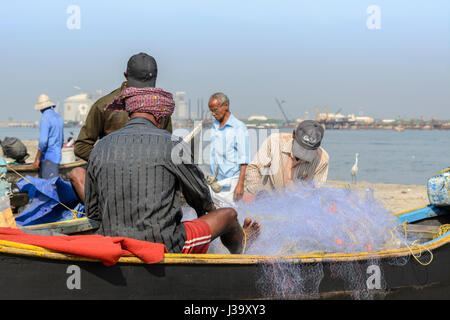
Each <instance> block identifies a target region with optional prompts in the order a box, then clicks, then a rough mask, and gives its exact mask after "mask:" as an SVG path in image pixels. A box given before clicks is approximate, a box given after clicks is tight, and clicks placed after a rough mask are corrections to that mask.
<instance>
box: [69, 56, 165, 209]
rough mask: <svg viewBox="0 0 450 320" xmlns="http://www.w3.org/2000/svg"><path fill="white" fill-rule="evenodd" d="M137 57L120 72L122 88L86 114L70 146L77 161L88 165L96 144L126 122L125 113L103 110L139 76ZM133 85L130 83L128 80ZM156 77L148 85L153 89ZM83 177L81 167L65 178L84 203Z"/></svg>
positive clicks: (97, 102)
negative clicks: (83, 161) (123, 79)
mask: <svg viewBox="0 0 450 320" xmlns="http://www.w3.org/2000/svg"><path fill="white" fill-rule="evenodd" d="M140 55H143V54H142V53H141V54H136V55H133V56H131V57H130V59H129V60H128V63H127V71H126V72H124V76H125V79H127V81H125V82H123V83H122V86H121V87H120V88H118V89H116V90H114V91H112V92H111V93H110V94H108V95H106V96H104V97H102V98H100V99H99V100H97V101H96V102H95V103H94V104H93V105H92V107H91V109H90V110H89V113H88V115H87V117H86V122H85V124H84V125H83V127H82V128H81V130H80V133H79V135H78V138H77V140H76V141H75V145H74V153H75V155H76V156H77V157H79V158H81V159H83V160H85V161H88V159H89V156H90V154H91V152H92V149H94V145H95V143H96V142H97V140H99V139H101V138H103V137H104V136H106V135H108V134H110V133H111V132H114V131H116V130H118V129H120V128H122V127H123V126H124V125H125V124H126V123H127V121H128V113H127V112H126V111H113V110H107V109H106V107H107V106H108V105H109V104H110V103H111V102H112V101H113V100H114V98H115V97H117V96H118V95H119V94H120V92H121V91H122V90H124V89H125V88H127V85H128V80H129V78H131V79H132V78H133V77H134V76H135V75H136V74H139V73H140V72H141V71H142V70H140V69H139V68H136V67H138V66H137V65H136V60H137V59H139V57H140ZM131 81H133V80H131ZM155 84H156V74H155V75H154V77H153V78H152V82H151V83H150V84H149V85H151V86H153V87H154V86H155ZM162 128H163V129H165V130H167V131H169V132H172V120H171V118H170V117H168V118H167V119H164V120H163V126H162ZM85 176H86V169H85V168H83V167H79V168H75V169H73V170H72V171H71V172H70V174H69V179H70V182H71V183H72V186H73V188H74V190H75V193H76V194H77V196H78V198H79V199H80V201H81V202H82V203H84V181H85Z"/></svg>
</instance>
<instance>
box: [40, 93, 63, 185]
mask: <svg viewBox="0 0 450 320" xmlns="http://www.w3.org/2000/svg"><path fill="white" fill-rule="evenodd" d="M54 108H55V104H54V103H53V102H51V101H50V98H49V97H48V96H47V95H46V94H41V95H40V96H39V98H38V104H36V105H35V107H34V109H35V110H39V111H40V112H41V113H42V116H41V119H40V122H39V145H38V151H37V154H36V158H35V160H34V163H33V168H34V169H38V168H39V178H42V179H50V178H53V177H57V176H58V175H59V163H60V162H61V149H62V147H63V143H64V121H63V119H62V118H61V116H60V115H59V114H58V113H57V112H55V110H54Z"/></svg>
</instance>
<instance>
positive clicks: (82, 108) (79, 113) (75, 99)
mask: <svg viewBox="0 0 450 320" xmlns="http://www.w3.org/2000/svg"><path fill="white" fill-rule="evenodd" d="M99 95H100V94H99V93H98V94H89V93H80V94H77V95H74V96H71V97H68V98H66V99H65V100H64V110H63V119H64V122H65V123H78V124H83V123H84V122H85V121H86V117H87V115H88V113H89V110H90V108H91V106H92V105H93V104H94V103H95V101H96V100H97V99H98V97H99Z"/></svg>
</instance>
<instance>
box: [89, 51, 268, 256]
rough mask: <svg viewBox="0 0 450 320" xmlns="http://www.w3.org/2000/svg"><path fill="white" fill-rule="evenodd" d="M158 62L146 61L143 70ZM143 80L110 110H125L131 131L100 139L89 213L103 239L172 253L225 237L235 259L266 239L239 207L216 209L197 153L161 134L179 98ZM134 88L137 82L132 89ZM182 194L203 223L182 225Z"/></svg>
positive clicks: (200, 249) (201, 248) (202, 248)
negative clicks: (124, 240) (152, 244)
mask: <svg viewBox="0 0 450 320" xmlns="http://www.w3.org/2000/svg"><path fill="white" fill-rule="evenodd" d="M152 61H153V60H152V59H149V58H146V57H143V62H144V63H143V65H145V66H151V65H152V63H153V62H152ZM142 74H143V75H144V79H142V81H141V82H142V83H141V82H139V81H138V82H136V83H134V82H132V83H133V85H134V87H128V88H126V89H124V90H123V91H122V92H121V94H120V95H119V96H117V97H116V98H115V99H114V101H113V102H112V103H111V104H110V105H109V106H108V109H110V110H117V111H119V110H125V111H127V112H128V114H129V115H130V120H129V121H128V122H127V124H126V125H125V127H123V128H122V129H119V130H117V131H115V132H113V133H111V134H109V135H107V136H106V137H104V138H103V139H101V140H99V141H98V142H97V144H96V146H95V147H94V150H93V151H92V153H91V155H90V157H89V162H88V166H87V173H86V188H85V207H86V214H87V216H88V217H89V218H91V219H93V220H97V221H99V222H100V227H99V229H98V230H97V233H99V234H102V235H108V236H121V237H129V238H134V239H139V240H145V241H150V242H157V243H163V244H165V246H166V247H167V250H168V251H169V252H171V253H178V252H181V253H206V252H207V250H208V247H209V243H210V242H211V241H212V240H214V239H215V238H217V237H220V238H221V240H222V243H223V244H224V245H225V247H227V248H228V250H229V251H230V252H231V253H242V252H243V251H244V249H245V245H248V244H249V243H251V242H252V241H253V240H254V239H255V238H256V236H257V235H258V234H259V230H260V226H259V224H258V223H257V222H253V221H252V220H251V219H249V218H247V219H246V220H245V221H244V224H243V226H241V225H240V224H239V223H238V220H237V213H236V211H235V210H234V209H232V208H223V209H217V210H216V208H215V207H214V205H213V202H212V200H211V195H210V192H209V189H208V186H207V185H206V181H205V178H204V175H203V173H202V171H201V170H200V169H199V168H198V167H197V166H196V165H194V164H193V161H192V160H193V159H192V156H191V152H190V148H189V146H187V145H186V144H183V142H182V140H179V139H173V138H172V136H171V134H170V133H169V132H167V131H166V130H162V123H163V122H164V119H166V118H167V117H169V116H170V115H171V114H172V113H173V110H174V107H175V103H174V101H173V97H172V94H170V93H168V92H166V91H164V90H162V89H160V88H154V87H149V86H148V84H147V83H146V81H144V80H145V79H146V78H151V77H152V76H153V75H154V74H155V73H152V72H149V71H147V72H143V73H142ZM129 84H130V83H129ZM180 192H182V193H183V196H184V198H185V200H186V202H187V204H188V205H189V206H191V207H192V208H194V209H195V211H196V213H197V215H198V217H199V218H198V219H194V220H192V221H184V222H182V221H181V220H182V216H183V213H182V210H181V201H180Z"/></svg>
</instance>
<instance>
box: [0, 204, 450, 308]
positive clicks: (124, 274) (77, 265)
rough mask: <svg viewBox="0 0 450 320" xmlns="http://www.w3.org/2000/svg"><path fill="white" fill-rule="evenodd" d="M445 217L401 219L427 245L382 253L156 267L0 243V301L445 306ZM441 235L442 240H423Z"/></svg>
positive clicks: (237, 258)
mask: <svg viewBox="0 0 450 320" xmlns="http://www.w3.org/2000/svg"><path fill="white" fill-rule="evenodd" d="M448 213H449V210H448V209H440V208H436V207H434V206H424V207H421V208H418V209H413V210H409V211H405V212H401V213H398V214H397V215H396V216H397V217H398V219H399V221H400V222H404V223H405V224H406V223H407V224H408V226H409V227H408V229H409V232H421V233H423V234H424V235H425V237H424V239H425V241H424V243H422V244H420V245H417V246H413V247H405V248H400V249H390V250H385V251H378V252H358V253H315V254H305V255H295V256H283V257H273V256H255V255H219V254H204V255H184V254H165V256H164V259H163V261H161V262H159V263H156V264H151V265H148V264H144V263H143V262H142V261H141V260H140V259H138V258H137V257H122V258H120V260H119V262H118V263H117V264H116V265H114V266H110V267H106V266H104V265H103V264H102V263H100V262H99V261H96V260H93V259H87V258H84V257H80V256H73V255H67V254H64V253H60V252H56V251H52V250H47V249H44V248H40V247H36V246H30V245H24V244H20V243H15V242H8V241H0V274H2V276H1V277H0V285H1V287H2V288H3V289H2V290H0V299H178V300H184V299H189V300H190V299H205V300H215V299H280V298H282V299H283V298H284V299H302V298H308V299H311V298H314V299H315V298H325V299H326V298H331V299H341V298H342V299H347V298H353V299H380V298H381V299H448V298H449V292H450V272H448V265H449V264H450V232H448V231H446V230H443V228H442V226H440V227H439V224H440V223H442V222H446V220H448V219H449V215H448ZM89 224H90V221H89V220H87V218H82V219H76V220H71V221H68V222H64V223H59V227H60V229H58V231H59V232H61V231H64V230H66V233H77V232H80V230H81V229H83V228H79V227H80V226H85V228H84V229H83V230H86V226H88V225H89ZM433 224H434V225H433ZM64 225H65V226H66V227H67V226H69V225H71V227H72V229H70V228H69V229H67V228H66V229H64ZM76 225H78V229H77V228H76V227H74V226H76ZM91 226H92V225H91ZM55 227H56V226H55V224H53V225H40V226H34V227H33V230H35V231H36V230H50V229H53V230H56V229H55ZM87 228H89V227H87ZM438 229H439V230H440V231H443V232H442V233H443V234H442V235H439V236H438V237H436V238H434V239H432V238H433V237H431V236H428V237H427V236H426V234H427V233H428V234H432V235H433V236H434V235H435V234H436V231H437V230H438ZM83 230H81V231H83ZM449 230H450V229H449ZM427 238H428V239H427ZM311 275H313V276H311ZM308 277H309V278H308ZM299 279H302V281H300V280H299ZM308 288H309V289H308Z"/></svg>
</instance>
